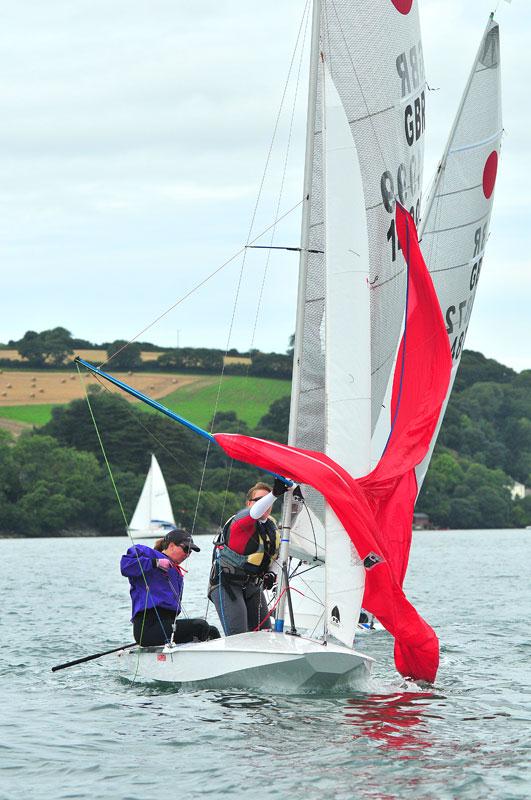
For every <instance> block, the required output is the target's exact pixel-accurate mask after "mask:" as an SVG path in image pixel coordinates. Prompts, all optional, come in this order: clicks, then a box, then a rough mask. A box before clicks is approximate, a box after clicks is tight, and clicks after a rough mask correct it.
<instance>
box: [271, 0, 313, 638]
mask: <svg viewBox="0 0 531 800" xmlns="http://www.w3.org/2000/svg"><path fill="white" fill-rule="evenodd" d="M320 33H321V0H313V9H312V41H311V50H310V76H309V84H308V112H307V118H306V155H305V161H304V184H303V197H304V205H303V210H302V223H301V254H300V260H299V282H298V293H297V315H296V320H295V342H294V347H293V377H292V386H291V406H290V415H289V433H288V444H290V445H293V444H294V443H295V435H296V430H297V418H298V402H297V398H298V392H299V385H300V365H301V357H302V342H303V336H302V334H303V323H304V301H305V287H306V273H307V267H308V245H309V233H310V193H311V188H312V168H313V149H314V139H315V113H316V98H317V74H318V69H319V52H320ZM291 509H292V496H291V494H288V495H286V497H285V500H284V507H283V510H282V525H281V532H282V538H281V544H280V553H279V561H280V564H281V566H282V573H281V578H280V587H279V592H280V595H281V597H280V602H279V604H278V607H277V615H276V621H275V630H276V631H282V630H284V608H285V595H282V592H283V590H284V589H285V587H286V586H287V581H286V576H287V567H288V558H289V535H290V530H291Z"/></svg>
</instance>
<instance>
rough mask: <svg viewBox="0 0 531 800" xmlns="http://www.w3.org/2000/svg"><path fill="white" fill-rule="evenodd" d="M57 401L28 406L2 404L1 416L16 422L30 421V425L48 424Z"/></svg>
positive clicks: (0, 407) (0, 408)
mask: <svg viewBox="0 0 531 800" xmlns="http://www.w3.org/2000/svg"><path fill="white" fill-rule="evenodd" d="M54 405H56V403H42V405H41V404H36V405H35V404H34V405H27V406H0V417H4V419H12V420H15V422H28V423H29V424H30V425H37V426H40V425H46V423H47V422H49V421H50V420H51V418H52V408H53V407H54Z"/></svg>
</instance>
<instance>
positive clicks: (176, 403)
mask: <svg viewBox="0 0 531 800" xmlns="http://www.w3.org/2000/svg"><path fill="white" fill-rule="evenodd" d="M218 385H219V378H214V377H212V378H210V377H209V378H205V380H204V381H200V382H197V383H193V384H189V385H187V386H182V387H181V388H179V389H176V390H175V391H174V392H171V394H168V395H166V397H162V398H160V402H161V403H163V404H164V405H165V406H168V408H171V410H172V411H175V412H177V413H178V414H180V415H181V416H183V417H186V419H189V420H190V421H191V422H194V423H195V424H196V425H200V426H201V427H206V426H207V425H208V423H209V422H210V420H211V419H212V414H213V413H214V408H215V406H216V397H217V393H218ZM290 388H291V383H290V381H282V380H277V379H275V378H246V377H244V376H240V375H227V376H225V377H224V378H223V381H222V386H221V394H220V399H219V404H218V410H219V411H235V412H236V414H237V415H238V417H239V418H240V419H242V420H243V421H244V422H246V423H247V424H248V425H249V426H250V427H251V428H254V427H255V425H256V424H257V422H258V420H259V419H260V417H263V416H264V414H265V413H266V412H267V411H268V409H269V406H270V405H271V403H273V402H274V401H275V400H279V399H280V398H281V397H285V396H286V395H289V393H290Z"/></svg>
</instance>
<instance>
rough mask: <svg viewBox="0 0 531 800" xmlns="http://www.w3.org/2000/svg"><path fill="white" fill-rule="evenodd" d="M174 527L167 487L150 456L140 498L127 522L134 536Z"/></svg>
mask: <svg viewBox="0 0 531 800" xmlns="http://www.w3.org/2000/svg"><path fill="white" fill-rule="evenodd" d="M174 527H175V519H174V516H173V510H172V507H171V502H170V498H169V495H168V489H167V487H166V482H165V480H164V476H163V474H162V471H161V469H160V466H159V462H158V461H157V459H156V458H155V456H154V455H152V456H151V465H150V467H149V472H148V474H147V476H146V480H145V483H144V486H143V488H142V492H141V494H140V498H139V500H138V503H137V506H136V509H135V512H134V514H133V517H132V519H131V522H130V524H129V532H130V533H132V534H134V535H135V536H138V537H142V536H158V535H162V534H164V532H165V530H169V529H170V528H174Z"/></svg>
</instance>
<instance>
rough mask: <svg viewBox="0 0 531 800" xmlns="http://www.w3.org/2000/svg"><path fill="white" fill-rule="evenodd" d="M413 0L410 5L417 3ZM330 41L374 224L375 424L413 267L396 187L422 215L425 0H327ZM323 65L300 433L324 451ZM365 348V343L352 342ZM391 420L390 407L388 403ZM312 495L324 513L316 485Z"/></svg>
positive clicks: (297, 437) (298, 437)
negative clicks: (403, 252) (406, 261)
mask: <svg viewBox="0 0 531 800" xmlns="http://www.w3.org/2000/svg"><path fill="white" fill-rule="evenodd" d="M408 6H409V8H408ZM321 50H322V53H323V58H324V61H325V63H326V64H327V66H328V67H329V70H330V73H331V76H332V79H333V81H334V84H335V87H336V88H337V91H338V94H339V96H340V99H341V103H342V106H343V108H344V109H345V113H346V116H347V120H348V123H349V127H350V132H351V135H352V137H353V140H354V142H355V144H356V147H357V151H358V154H359V159H360V167H361V176H362V182H363V193H364V206H365V213H366V217H367V226H368V230H369V237H368V248H369V268H370V276H369V280H370V285H371V290H370V295H371V298H370V302H371V323H370V328H371V372H372V375H371V387H370V395H371V427H372V429H374V428H375V426H376V423H377V420H378V418H379V416H380V412H381V410H382V403H383V400H384V396H385V392H386V389H387V386H388V383H389V379H390V375H391V371H392V367H393V363H394V358H395V354H396V350H397V344H398V340H399V338H400V334H401V324H402V319H403V310H404V298H405V271H404V265H403V261H402V260H401V259H400V257H399V256H400V254H399V252H398V245H397V241H396V232H395V231H394V204H395V200H394V198H395V195H396V196H398V197H399V198H400V200H401V201H402V203H403V204H404V205H405V206H406V207H407V208H408V209H412V212H413V214H414V216H415V218H417V217H418V211H419V204H420V190H421V185H422V166H423V143H424V128H425V121H424V119H425V118H424V86H425V81H424V67H423V57H422V46H421V43H420V27H419V20H418V11H417V0H413V2H412V3H409V2H408V3H407V4H402V3H400V2H398V0H397V2H396V3H393V2H392V1H391V0H385V2H381V3H378V4H375V3H374V2H372V0H360V2H357V3H352V2H351V0H323V3H322V13H321ZM322 83H323V79H322V74H321V71H319V77H318V81H317V90H316V93H317V98H316V115H315V135H314V140H313V157H312V180H311V191H310V199H309V203H310V209H309V226H308V227H309V237H308V241H303V247H308V248H309V249H310V250H311V251H317V252H309V253H308V254H307V256H306V255H305V256H304V258H305V259H306V258H307V266H306V285H305V287H304V293H305V296H304V304H303V311H302V316H303V319H302V322H301V323H300V325H299V328H300V330H301V331H302V345H301V355H300V360H299V364H298V365H296V366H297V368H298V369H299V370H300V388H299V389H298V391H297V393H296V396H294V399H293V403H294V404H295V405H296V407H297V426H296V430H295V433H294V436H293V438H292V442H293V443H294V444H296V445H298V446H300V447H304V448H308V449H315V450H319V451H321V452H323V451H324V450H325V444H326V438H327V431H326V430H325V425H324V424H323V420H324V409H325V402H326V400H325V357H324V351H323V348H322V346H321V329H322V323H323V317H324V311H325V309H324V305H325V263H324V262H325V257H324V253H325V251H326V250H327V248H328V247H329V245H330V243H329V242H327V241H326V236H325V230H324V222H325V220H324V191H325V188H324V176H323V160H324V153H323V135H322V122H323V121H322V113H321V104H322V93H323V85H322ZM349 346H350V347H351V349H352V351H356V349H357V346H358V344H357V342H356V341H352V342H350V343H349ZM384 413H387V417H388V422H387V424H388V425H389V424H390V415H389V412H388V410H387V409H384ZM307 500H308V503H309V504H310V505H311V506H312V508H313V510H314V511H315V513H316V514H317V515H318V516H320V518H321V519H323V520H324V505H323V504H322V503H320V500H319V498H318V497H317V496H316V495H315V493H311V492H309V493H308V497H307Z"/></svg>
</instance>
